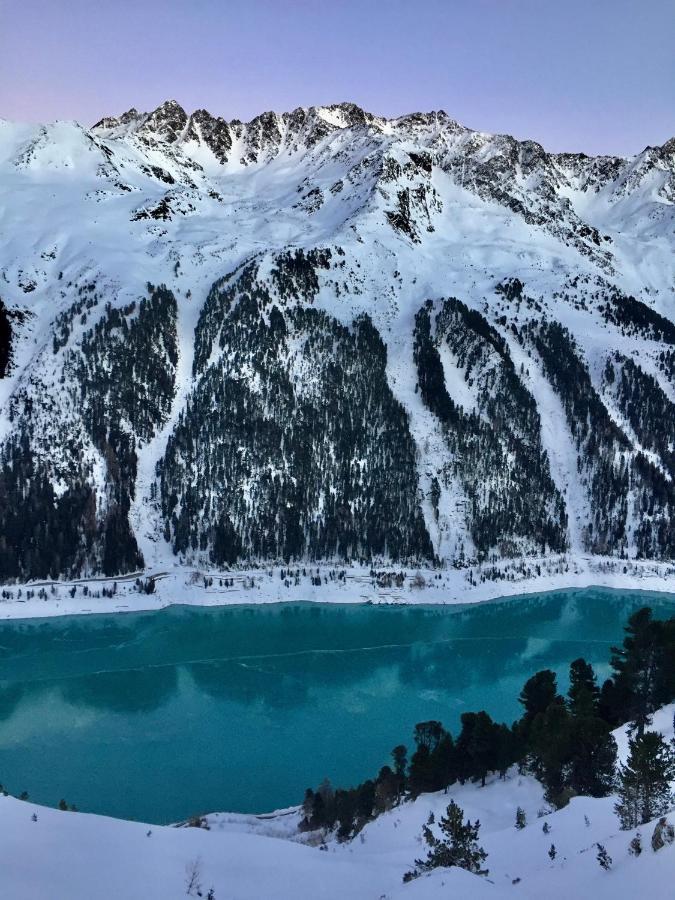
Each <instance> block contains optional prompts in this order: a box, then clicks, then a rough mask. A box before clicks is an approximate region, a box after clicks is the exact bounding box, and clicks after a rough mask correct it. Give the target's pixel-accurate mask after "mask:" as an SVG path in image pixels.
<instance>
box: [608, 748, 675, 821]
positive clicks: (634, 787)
mask: <svg viewBox="0 0 675 900" xmlns="http://www.w3.org/2000/svg"><path fill="white" fill-rule="evenodd" d="M628 746H629V755H628V761H627V762H626V765H625V766H621V767H620V770H619V790H618V794H619V802H618V803H617V804H616V806H615V810H616V812H617V815H618V816H619V819H620V820H621V827H622V828H624V829H626V830H628V829H630V828H636V827H637V826H638V825H645V824H646V823H647V822H650V821H651V820H652V819H655V818H656V817H657V816H661V815H663V814H664V813H666V812H668V810H669V809H670V808H671V806H672V803H673V792H672V789H671V786H670V782H671V781H672V780H673V778H675V754H674V752H673V748H672V747H671V746H669V745H668V744H666V742H665V741H664V740H663V737H662V736H661V735H660V734H658V733H657V732H655V731H646V732H645V733H644V734H643V735H642V736H638V737H635V738H633V739H632V740H631V741H630V742H629V745H628Z"/></svg>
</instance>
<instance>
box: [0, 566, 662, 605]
mask: <svg viewBox="0 0 675 900" xmlns="http://www.w3.org/2000/svg"><path fill="white" fill-rule="evenodd" d="M373 573H374V574H373ZM396 575H402V576H404V577H403V578H402V579H401V578H399V579H398V581H399V582H400V583H397V580H396ZM139 579H140V581H141V582H142V583H143V584H146V583H147V582H148V581H149V580H150V579H152V580H153V581H154V584H155V588H154V591H153V592H152V593H145V592H144V591H143V590H140V591H139V589H138V586H137V581H138V580H139ZM318 579H320V581H321V583H320V584H318V583H317V580H318ZM586 587H607V588H613V589H615V590H641V591H656V592H662V593H675V566H673V565H671V564H668V563H657V562H650V561H644V560H619V559H616V558H612V557H601V556H571V555H566V556H560V557H553V558H552V557H550V556H549V557H546V558H543V557H542V558H541V559H531V558H529V559H525V560H515V561H510V562H501V563H497V564H495V565H494V566H493V565H492V564H485V565H483V566H477V567H474V568H463V569H454V568H450V567H448V568H442V569H423V570H415V569H405V568H393V567H391V566H387V567H386V568H375V569H373V570H371V569H369V568H367V567H364V568H358V567H354V566H351V567H344V566H341V565H339V564H336V565H335V566H326V565H323V566H319V567H317V566H310V565H299V564H295V565H291V566H282V567H280V566H279V565H276V566H273V567H265V568H256V569H250V570H242V569H237V570H234V571H231V572H223V571H215V570H214V571H208V570H205V569H199V570H196V569H187V568H186V567H184V566H178V565H176V566H175V567H174V568H172V569H170V568H169V569H162V570H151V569H148V570H145V571H143V572H137V573H133V574H132V575H127V576H123V577H117V578H92V579H78V580H75V581H40V582H32V583H29V584H25V585H16V584H10V585H5V586H4V588H2V591H1V596H0V619H24V618H38V617H40V618H41V617H50V616H63V615H79V614H91V613H112V612H132V611H141V610H153V609H162V608H164V607H166V606H171V605H173V604H183V605H192V606H226V605H235V604H258V603H283V602H299V601H313V602H320V603H389V604H401V603H403V604H451V603H474V602H481V601H486V600H494V599H497V598H501V597H513V596H518V595H522V594H530V593H540V592H545V591H552V590H564V589H567V588H569V589H574V588H586ZM113 589H114V591H115V592H114V594H113V595H112V596H105V594H104V591H105V593H107V594H110V593H111V591H112V590H113Z"/></svg>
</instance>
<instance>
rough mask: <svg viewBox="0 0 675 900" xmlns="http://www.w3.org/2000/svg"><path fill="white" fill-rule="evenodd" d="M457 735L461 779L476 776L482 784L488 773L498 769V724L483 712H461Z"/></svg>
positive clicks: (457, 755) (458, 766) (457, 754)
mask: <svg viewBox="0 0 675 900" xmlns="http://www.w3.org/2000/svg"><path fill="white" fill-rule="evenodd" d="M461 722H462V730H461V732H460V735H459V737H458V738H457V746H456V757H457V774H458V776H459V778H460V779H461V780H465V779H467V778H475V779H479V778H480V781H481V785H482V786H483V787H485V779H486V777H487V774H488V772H492V771H494V770H495V769H496V768H498V765H499V762H500V761H499V758H498V750H499V730H500V729H499V726H498V725H496V724H495V723H494V722H493V721H492V719H491V718H490V716H489V715H488V714H487V713H486V712H484V711H481V712H478V713H462V716H461Z"/></svg>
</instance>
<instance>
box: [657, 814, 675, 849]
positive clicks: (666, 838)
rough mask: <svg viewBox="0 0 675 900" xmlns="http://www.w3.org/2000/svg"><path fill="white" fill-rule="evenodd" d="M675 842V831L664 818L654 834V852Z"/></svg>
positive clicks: (660, 820)
mask: <svg viewBox="0 0 675 900" xmlns="http://www.w3.org/2000/svg"><path fill="white" fill-rule="evenodd" d="M674 840H675V829H674V828H673V826H672V825H671V824H670V822H669V821H668V820H667V819H666V817H665V816H663V817H662V818H661V819H659V821H658V822H657V823H656V826H655V827H654V833H653V834H652V850H653V851H654V853H656V851H657V850H660V849H661V848H662V847H664V846H665V845H666V844H672V843H673V841H674Z"/></svg>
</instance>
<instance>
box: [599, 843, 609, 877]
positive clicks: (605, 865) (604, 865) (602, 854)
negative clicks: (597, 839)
mask: <svg viewBox="0 0 675 900" xmlns="http://www.w3.org/2000/svg"><path fill="white" fill-rule="evenodd" d="M595 846H596V847H597V848H598V854H597V856H596V857H595V858H596V859H597V861H598V863H599V864H600V868H601V869H604V870H605V872H609V870H610V869H611V868H612V857H611V856H610V855H609V853H608V852H607V850H605V848H604V846H603V845H602V844H596V845H595Z"/></svg>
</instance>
